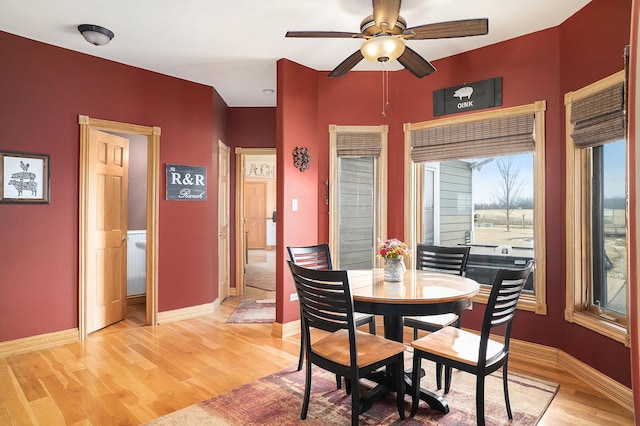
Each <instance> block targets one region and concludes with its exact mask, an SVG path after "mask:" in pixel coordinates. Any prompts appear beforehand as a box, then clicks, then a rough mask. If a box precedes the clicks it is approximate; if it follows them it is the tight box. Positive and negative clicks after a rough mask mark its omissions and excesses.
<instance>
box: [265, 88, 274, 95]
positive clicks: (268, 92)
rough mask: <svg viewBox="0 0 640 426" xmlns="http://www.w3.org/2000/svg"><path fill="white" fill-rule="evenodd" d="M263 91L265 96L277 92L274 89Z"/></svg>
mask: <svg viewBox="0 0 640 426" xmlns="http://www.w3.org/2000/svg"><path fill="white" fill-rule="evenodd" d="M262 93H263V94H264V95H265V96H269V95H273V94H274V93H275V90H273V89H262Z"/></svg>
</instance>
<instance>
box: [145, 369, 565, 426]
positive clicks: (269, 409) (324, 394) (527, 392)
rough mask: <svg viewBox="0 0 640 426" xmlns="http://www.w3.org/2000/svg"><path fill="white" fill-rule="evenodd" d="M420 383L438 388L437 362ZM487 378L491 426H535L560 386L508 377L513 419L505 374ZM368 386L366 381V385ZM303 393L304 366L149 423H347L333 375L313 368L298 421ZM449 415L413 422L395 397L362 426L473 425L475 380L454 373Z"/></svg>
mask: <svg viewBox="0 0 640 426" xmlns="http://www.w3.org/2000/svg"><path fill="white" fill-rule="evenodd" d="M423 364H424V367H425V370H426V374H425V376H424V378H423V379H422V385H423V386H424V387H427V388H431V389H435V384H434V382H435V372H434V370H435V369H434V368H433V367H432V365H433V363H430V362H427V361H425V362H424V363H423ZM497 373H498V374H494V375H492V376H490V377H487V380H486V384H485V395H486V398H485V411H486V417H485V419H486V424H487V425H535V424H536V423H538V421H539V420H540V417H541V416H542V415H543V414H544V412H545V410H546V409H547V407H548V406H549V404H550V403H551V400H552V399H553V397H554V395H555V394H556V392H557V390H558V385H557V384H553V383H549V382H543V381H540V380H538V379H533V378H531V377H526V376H522V375H517V374H511V373H510V374H509V395H510V400H511V408H512V411H513V420H512V421H510V420H509V419H508V417H507V412H506V408H505V405H504V397H503V393H502V379H501V374H502V373H501V371H498V372H497ZM363 382H364V384H363V386H365V385H366V384H367V382H366V381H363ZM303 392H304V368H303V369H302V371H295V368H293V367H292V368H288V369H286V370H283V371H280V372H278V373H275V374H272V375H270V376H267V377H263V378H262V379H260V380H258V381H255V382H253V383H249V384H246V385H244V386H241V387H239V388H236V389H233V390H231V391H229V392H227V393H224V394H222V395H218V396H215V397H213V398H211V399H208V400H206V401H202V402H200V403H198V404H194V405H191V406H189V407H186V408H184V409H182V410H179V411H176V412H173V413H170V414H167V415H166V416H163V417H160V418H158V419H156V420H153V421H151V422H150V423H148V425H153V426H166V425H216V426H217V425H279V426H284V425H308V426H319V425H322V426H326V425H348V424H350V419H351V397H350V396H347V395H346V394H345V391H344V386H343V389H336V385H335V376H333V375H331V374H329V373H327V372H325V371H324V370H321V369H320V368H318V367H316V366H314V367H313V381H312V388H311V400H310V403H309V412H308V415H307V419H306V420H304V421H302V420H300V407H301V406H302V396H303ZM444 398H445V400H446V401H447V402H448V404H449V406H450V412H449V413H448V414H442V413H438V412H435V411H432V410H431V409H429V407H428V405H426V404H424V403H422V402H421V403H420V407H419V409H418V413H417V414H416V416H415V417H414V418H409V411H410V398H409V397H406V398H405V408H406V414H407V419H406V420H404V421H402V420H400V417H399V415H398V411H397V409H396V403H395V394H389V395H387V396H386V397H385V398H384V399H382V400H381V401H379V402H377V403H376V404H374V405H373V407H372V408H371V409H369V411H367V412H366V413H364V414H362V415H360V419H359V420H360V425H407V426H409V425H445V426H446V425H456V426H460V425H475V424H476V414H475V376H472V375H470V374H466V373H463V372H460V371H456V370H454V373H453V378H452V382H451V391H450V392H449V394H447V395H444Z"/></svg>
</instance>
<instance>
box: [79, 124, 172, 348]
mask: <svg viewBox="0 0 640 426" xmlns="http://www.w3.org/2000/svg"><path fill="white" fill-rule="evenodd" d="M79 124H80V212H79V213H80V247H79V265H80V271H79V298H78V299H79V309H78V311H79V321H78V324H79V334H80V336H79V337H80V340H84V339H85V338H86V337H87V335H88V334H89V333H91V332H93V331H96V330H98V329H100V328H102V327H104V326H105V325H109V324H110V323H112V322H114V321H118V318H120V319H122V318H125V317H126V315H127V311H128V310H129V306H134V308H132V309H131V311H132V312H134V313H135V315H136V317H137V320H136V321H137V322H138V323H140V324H139V325H144V324H155V323H156V322H157V313H158V306H157V263H158V262H157V235H158V197H159V195H158V185H157V182H158V178H159V144H160V128H158V127H147V126H137V125H132V124H125V123H117V122H111V121H106V120H99V119H93V118H89V117H87V116H79ZM132 141H133V142H132ZM111 143H113V144H114V145H113V146H114V147H115V148H112V147H111V145H110V144H111ZM131 146H133V147H134V150H133V152H132V150H131V149H130V147H131ZM132 155H135V156H136V157H137V158H136V159H135V162H134V164H138V163H141V164H143V165H144V171H143V172H142V173H138V174H136V173H133V176H137V177H136V178H135V179H136V180H138V181H139V180H143V181H144V184H145V185H143V186H142V188H140V187H137V186H136V187H135V188H133V191H132V193H133V194H134V196H137V197H142V199H143V200H144V201H143V202H142V203H140V204H141V206H140V205H139V204H138V203H132V204H134V205H135V206H138V209H142V211H143V212H142V213H140V212H133V213H132V212H129V209H128V206H129V204H130V203H129V192H130V185H129V183H130V182H129V180H130V177H129V171H130V164H129V163H130V160H131V159H132ZM135 172H139V171H138V170H135ZM139 191H141V193H139ZM135 194H138V195H135ZM140 194H141V195H140ZM106 200H109V201H106ZM116 202H117V203H116ZM114 203H116V204H117V206H118V207H117V209H115V208H114V207H113V205H114ZM135 206H134V207H135ZM130 215H131V218H132V219H133V227H134V228H141V229H131V228H130V227H129V224H128V222H129V216H130ZM122 216H124V218H123V217H122ZM130 231H137V232H133V233H132V232H130ZM135 234H141V235H142V236H143V238H136V239H133V235H135ZM103 240H104V241H107V244H102V243H101V242H102V241H103ZM130 243H131V247H129V245H130ZM103 245H104V247H103ZM136 250H139V251H142V250H144V258H143V260H142V265H137V266H138V267H139V268H141V269H142V270H143V271H144V272H140V274H141V275H143V278H142V279H141V280H139V281H141V282H139V283H137V287H136V288H133V289H132V290H131V293H132V294H131V296H132V297H131V298H129V297H127V296H128V293H129V289H128V288H127V286H126V284H127V283H126V277H127V271H126V268H127V264H129V263H131V261H129V260H128V259H127V256H126V255H127V254H129V253H131V254H136ZM114 276H115V277H116V278H115V279H114V278H113V277H114ZM133 293H135V294H133ZM107 296H108V297H107ZM129 303H131V305H129ZM108 305H113V306H115V307H116V308H115V309H112V310H113V311H115V313H114V314H113V315H110V316H109V315H105V316H103V315H102V314H101V313H100V312H101V310H102V309H103V307H106V308H104V309H110V308H108ZM135 305H140V306H135ZM135 308H137V309H135ZM118 315H119V317H118ZM103 317H104V318H103Z"/></svg>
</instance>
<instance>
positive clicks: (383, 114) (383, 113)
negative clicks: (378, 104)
mask: <svg viewBox="0 0 640 426" xmlns="http://www.w3.org/2000/svg"><path fill="white" fill-rule="evenodd" d="M385 115H386V114H385V112H384V64H382V116H383V117H384V116H385Z"/></svg>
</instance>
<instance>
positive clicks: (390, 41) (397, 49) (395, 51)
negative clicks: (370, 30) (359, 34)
mask: <svg viewBox="0 0 640 426" xmlns="http://www.w3.org/2000/svg"><path fill="white" fill-rule="evenodd" d="M404 46H405V45H404V40H403V39H402V38H400V37H394V36H391V35H388V34H387V35H379V36H377V37H373V38H370V39H368V40H366V41H365V42H364V43H362V47H361V48H360V52H361V53H362V56H364V58H365V59H366V60H368V61H371V62H388V61H395V60H396V59H398V58H399V57H400V55H402V54H403V53H404Z"/></svg>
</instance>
